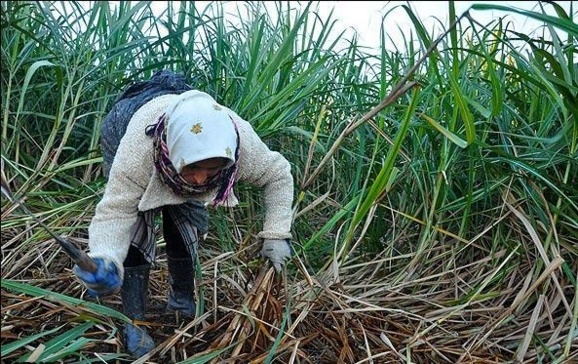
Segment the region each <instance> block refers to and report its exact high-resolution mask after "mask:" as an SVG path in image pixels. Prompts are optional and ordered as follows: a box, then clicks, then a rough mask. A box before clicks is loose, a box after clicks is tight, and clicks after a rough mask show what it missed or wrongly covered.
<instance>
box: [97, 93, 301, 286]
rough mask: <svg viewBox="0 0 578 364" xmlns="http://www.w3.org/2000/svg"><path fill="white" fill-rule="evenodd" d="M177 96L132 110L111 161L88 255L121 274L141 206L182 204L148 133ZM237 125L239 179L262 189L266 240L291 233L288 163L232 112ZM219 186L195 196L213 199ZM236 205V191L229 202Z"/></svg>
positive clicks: (291, 195) (165, 97) (284, 236)
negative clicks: (159, 168)
mask: <svg viewBox="0 0 578 364" xmlns="http://www.w3.org/2000/svg"><path fill="white" fill-rule="evenodd" d="M174 97H176V95H165V96H160V97H157V98H155V99H153V100H151V101H149V102H148V103H146V104H145V105H143V106H142V107H141V108H139V109H138V110H137V111H136V113H135V114H134V115H133V117H132V119H131V121H130V123H129V125H128V127H127V130H126V134H125V135H124V137H123V138H122V140H121V142H120V145H119V147H118V150H117V153H116V156H115V158H114V162H113V164H112V166H111V170H110V175H109V180H108V183H107V185H106V189H105V191H104V195H103V197H102V200H101V201H100V202H99V203H98V204H97V206H96V211H95V215H94V217H93V219H92V221H91V224H90V226H89V230H88V233H89V248H90V252H89V255H90V256H91V257H102V258H108V259H111V260H112V261H113V262H114V263H115V264H116V266H117V268H118V270H119V271H120V275H121V277H122V276H123V266H122V263H123V261H124V259H125V258H126V256H127V254H128V249H129V246H130V241H131V238H132V232H133V229H134V225H135V223H136V220H137V214H138V212H139V211H147V210H151V209H154V208H158V207H161V206H166V205H175V204H181V203H184V202H185V201H186V200H187V198H184V197H181V196H178V195H176V194H175V193H173V192H172V190H171V189H170V188H169V187H167V186H166V185H165V184H164V183H163V182H162V181H161V179H160V178H159V175H158V172H157V170H156V168H155V165H154V163H153V139H152V138H151V137H149V136H147V135H145V129H146V127H147V126H148V125H151V124H154V123H155V122H156V121H157V119H158V117H159V116H160V115H161V114H162V113H163V112H164V111H165V109H166V108H167V106H168V105H169V103H170V102H171V101H172V100H173V98H174ZM230 113H231V115H233V117H234V118H235V122H236V124H237V127H238V130H239V137H240V149H239V161H238V173H237V178H236V180H237V181H239V180H241V181H245V182H248V183H250V184H252V185H254V186H256V187H260V188H262V202H263V204H264V209H265V210H264V212H265V219H264V222H263V231H261V232H260V233H259V234H258V237H260V238H263V239H285V238H291V233H290V230H291V222H292V209H291V207H292V203H293V177H292V175H291V167H290V164H289V162H288V161H287V160H286V159H285V158H284V157H283V156H282V155H281V154H280V153H278V152H275V151H271V150H270V149H269V148H268V147H267V146H266V145H265V144H264V143H263V141H262V140H261V139H260V138H259V136H258V135H257V134H256V133H255V131H254V130H253V128H252V126H251V124H249V123H248V122H247V121H245V120H243V119H242V118H240V117H239V116H238V115H237V114H236V113H234V112H233V111H231V112H230ZM216 192H217V191H216V190H215V191H211V192H208V193H205V194H202V195H199V196H197V197H196V198H195V199H196V200H198V201H201V202H210V201H212V199H213V197H214V196H215V195H216ZM237 204H238V201H237V198H236V197H235V195H234V194H233V193H231V195H230V196H229V198H228V200H227V201H226V206H231V207H232V206H235V205H237Z"/></svg>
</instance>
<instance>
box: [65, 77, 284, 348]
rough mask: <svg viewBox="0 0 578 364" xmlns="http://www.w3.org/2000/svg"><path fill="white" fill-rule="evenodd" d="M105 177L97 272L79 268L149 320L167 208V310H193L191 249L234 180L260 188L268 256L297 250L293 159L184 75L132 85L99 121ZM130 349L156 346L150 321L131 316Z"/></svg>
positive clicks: (96, 226)
mask: <svg viewBox="0 0 578 364" xmlns="http://www.w3.org/2000/svg"><path fill="white" fill-rule="evenodd" d="M101 139H102V140H101V147H102V151H103V159H104V172H105V175H106V176H107V178H108V182H107V185H106V189H105V191H104V195H103V197H102V200H101V201H100V202H99V203H98V205H97V206H96V211H95V215H94V217H93V219H92V221H91V224H90V226H89V250H90V251H89V255H90V256H91V257H92V258H93V259H94V260H95V262H96V264H97V267H98V268H97V270H96V272H87V271H83V270H82V269H80V268H79V267H78V266H75V267H74V268H73V271H74V273H75V274H76V275H77V276H78V277H79V278H80V280H81V281H82V282H83V284H84V285H85V286H86V287H87V288H88V291H89V294H91V295H93V296H97V297H100V296H105V295H109V294H113V293H114V292H116V291H117V290H118V289H119V288H120V290H121V299H122V303H123V312H124V313H125V314H126V315H127V316H128V317H129V318H131V319H133V320H144V319H145V309H146V303H147V290H148V277H149V272H150V266H151V264H152V263H154V261H155V255H156V239H155V234H154V219H155V216H156V215H157V214H161V215H162V231H163V236H164V239H165V242H166V253H167V265H168V271H169V285H170V289H169V295H168V300H167V301H168V303H167V309H169V310H172V311H180V312H181V313H182V314H184V315H188V316H194V315H195V310H196V307H195V301H194V267H193V262H194V257H195V255H196V251H197V246H198V243H199V237H200V236H203V235H204V234H206V233H207V230H208V213H207V210H206V206H207V205H211V206H219V205H223V206H235V205H236V204H237V203H238V201H237V199H236V197H235V195H234V193H233V186H234V184H235V183H236V182H237V181H246V182H249V183H251V184H253V185H254V186H256V187H261V188H262V189H263V203H264V207H265V218H264V222H263V230H262V231H261V232H260V233H259V234H258V237H259V238H260V239H262V241H263V248H262V250H261V255H262V256H264V257H266V258H268V259H269V260H270V261H271V263H272V264H273V266H274V268H275V269H276V271H280V270H281V268H282V266H283V264H284V263H285V261H286V260H287V259H288V258H289V257H290V255H291V248H290V239H291V233H290V229H291V221H292V210H291V207H292V202H293V177H292V175H291V171H290V165H289V162H288V161H287V160H286V159H285V158H284V157H283V156H282V155H281V154H279V153H278V152H275V151H271V150H270V149H269V148H268V147H267V146H266V145H265V144H264V143H263V141H262V140H261V139H260V138H259V136H258V135H257V134H256V133H255V131H254V130H253V128H252V127H251V125H250V124H249V123H248V122H247V121H245V120H243V119H242V118H240V117H239V116H238V115H237V114H236V113H235V112H233V111H232V110H230V109H228V108H227V107H225V106H222V105H219V104H218V103H217V102H216V101H215V100H214V99H213V98H212V97H211V96H209V95H208V94H206V93H204V92H201V91H198V90H192V89H191V87H190V86H188V85H186V84H185V82H184V78H183V77H182V76H180V75H176V74H174V73H172V72H169V71H161V72H159V73H157V74H155V76H153V77H152V78H151V80H149V81H147V82H143V83H139V84H136V85H133V86H131V87H129V88H128V89H127V90H126V91H125V92H124V93H123V95H121V98H120V100H119V101H118V102H117V103H116V104H115V106H114V108H113V110H112V111H111V112H110V113H109V114H108V115H107V117H106V118H105V120H104V122H103V126H102V136H101ZM123 332H124V340H125V346H126V349H127V351H128V352H129V353H130V354H132V355H133V356H135V357H140V356H142V355H144V354H146V353H148V352H149V351H151V350H152V349H153V348H154V342H153V340H152V338H151V337H150V336H149V335H148V333H147V331H146V329H145V328H141V327H138V326H136V325H135V324H128V325H126V326H125V328H124V330H123Z"/></svg>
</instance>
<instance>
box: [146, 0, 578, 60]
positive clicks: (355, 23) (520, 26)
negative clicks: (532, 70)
mask: <svg viewBox="0 0 578 364" xmlns="http://www.w3.org/2000/svg"><path fill="white" fill-rule="evenodd" d="M154 3H155V2H153V4H154ZM163 3H164V2H158V3H157V4H159V5H160V4H163ZM208 3H210V1H196V2H195V4H196V5H197V6H199V7H203V6H205V5H206V4H208ZM222 3H223V4H224V9H225V14H226V15H227V13H228V14H229V15H230V14H235V11H234V9H235V8H236V7H237V6H239V5H240V6H243V5H242V3H243V1H223V2H222ZM290 3H292V5H294V6H295V7H298V6H300V4H301V6H302V5H303V4H305V3H307V2H306V1H291V2H290ZM474 3H478V4H496V5H503V6H509V7H516V8H519V9H524V10H534V11H536V12H541V9H540V6H539V1H455V3H454V4H455V8H456V15H457V16H460V15H461V14H463V13H464V12H465V11H466V10H467V9H469V8H470V6H471V5H472V4H474ZM557 3H558V4H559V5H560V6H562V7H563V8H564V9H565V10H566V12H569V11H570V6H571V3H572V1H557ZM404 4H405V5H407V4H409V5H410V6H411V8H412V9H413V10H414V12H415V13H416V14H417V16H418V17H419V19H420V20H421V21H422V23H423V24H424V26H425V27H426V29H427V30H428V31H431V30H432V29H437V30H438V31H439V30H441V28H440V26H439V22H440V21H441V23H442V24H443V27H444V29H447V28H448V27H449V20H448V18H449V16H448V13H449V5H448V4H449V1H319V2H318V9H314V8H313V7H312V11H316V12H318V13H319V15H320V16H321V17H322V18H323V19H326V18H327V16H328V15H329V13H330V11H331V9H332V8H333V9H334V12H333V19H335V20H337V21H338V23H337V24H336V26H335V27H334V28H335V29H334V31H335V32H336V33H339V31H341V30H344V29H355V31H357V33H358V41H359V44H360V45H362V46H368V47H375V48H378V47H379V30H380V25H381V21H382V18H383V16H384V15H385V14H387V15H386V17H385V22H386V23H387V28H386V29H388V35H389V36H391V37H392V39H394V41H395V42H396V43H397V44H398V46H400V45H404V41H403V38H402V37H401V36H400V30H399V29H400V28H401V29H403V30H405V29H412V30H413V29H414V27H413V25H412V23H411V20H410V18H409V16H408V15H407V13H406V12H405V10H403V9H402V8H401V7H400V6H401V5H404ZM573 6H574V9H573V10H574V12H575V13H576V11H578V1H574V4H573ZM272 8H274V7H273V6H272ZM544 8H545V10H546V12H547V13H548V14H554V11H553V8H552V6H550V5H548V4H544ZM228 9H231V10H230V11H228ZM389 11H391V12H390V13H388V12H389ZM470 14H471V15H472V16H473V17H474V19H476V20H477V21H479V22H480V23H481V24H483V25H488V24H490V23H491V22H492V21H493V20H497V19H498V18H499V17H505V18H506V19H507V20H508V21H511V22H512V24H510V25H509V27H508V29H509V30H516V31H520V32H524V33H526V34H528V35H531V34H530V33H531V32H532V31H534V30H536V29H538V27H539V26H540V25H541V24H540V23H539V22H537V21H535V20H533V19H529V18H527V17H525V16H522V15H518V14H516V13H504V12H501V11H494V10H484V11H471V12H470ZM231 16H232V15H231ZM575 16H577V15H575ZM227 20H228V21H231V22H233V23H235V21H234V20H232V19H227ZM465 21H467V20H465ZM466 24H469V23H466ZM346 34H352V33H351V32H350V31H348V33H346ZM430 35H432V38H434V36H435V35H439V34H438V33H436V34H435V35H433V34H430ZM386 48H387V49H392V50H393V49H394V47H393V45H387V44H386Z"/></svg>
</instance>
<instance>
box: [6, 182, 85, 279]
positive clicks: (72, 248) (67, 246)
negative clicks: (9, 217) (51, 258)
mask: <svg viewBox="0 0 578 364" xmlns="http://www.w3.org/2000/svg"><path fill="white" fill-rule="evenodd" d="M1 187H2V194H3V195H4V196H6V197H7V198H8V200H10V201H11V202H12V203H14V204H16V205H17V206H18V207H20V208H21V209H22V210H23V211H24V212H26V214H27V215H29V216H30V217H32V218H33V219H34V221H35V222H36V223H37V224H38V225H40V226H41V227H42V228H43V229H44V230H46V232H47V233H48V234H50V236H52V237H53V238H54V240H56V242H57V243H58V244H59V245H60V246H61V247H62V249H63V250H64V252H65V253H66V254H68V256H70V258H71V259H72V261H73V262H74V263H76V264H77V265H78V266H79V267H80V269H82V270H84V271H87V272H91V273H94V272H96V263H95V262H94V260H92V258H91V257H89V256H88V254H86V252H84V251H83V250H80V249H79V248H78V247H77V246H76V245H74V244H73V243H72V242H71V241H69V240H66V239H64V238H63V237H61V236H58V235H56V234H55V233H54V232H52V230H50V228H49V227H48V226H46V224H44V223H43V222H42V221H41V220H40V219H39V218H38V217H36V215H34V214H33V213H32V211H30V210H29V209H28V207H26V205H24V203H23V202H22V201H20V200H18V199H15V198H14V197H13V196H12V193H11V192H10V190H9V189H8V186H5V184H4V183H2V186H1Z"/></svg>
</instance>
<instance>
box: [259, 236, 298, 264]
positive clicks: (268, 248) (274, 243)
mask: <svg viewBox="0 0 578 364" xmlns="http://www.w3.org/2000/svg"><path fill="white" fill-rule="evenodd" d="M261 256H262V257H265V258H268V259H269V260H270V261H271V263H272V264H273V267H274V268H275V271H277V272H280V271H281V268H282V267H283V265H284V264H285V261H286V260H287V259H289V258H290V257H291V246H290V245H289V239H265V240H264V241H263V249H261Z"/></svg>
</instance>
